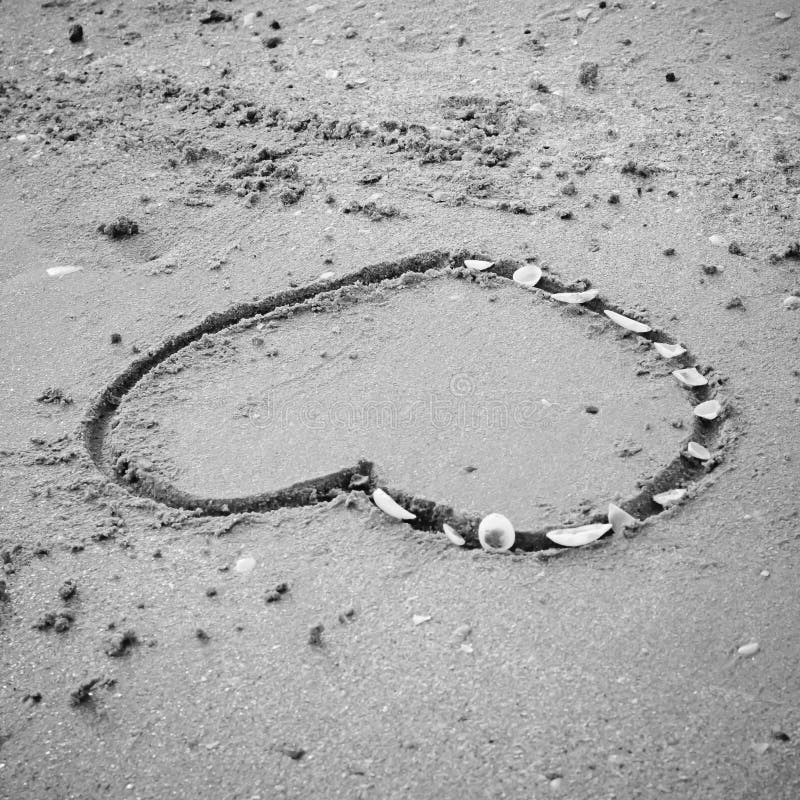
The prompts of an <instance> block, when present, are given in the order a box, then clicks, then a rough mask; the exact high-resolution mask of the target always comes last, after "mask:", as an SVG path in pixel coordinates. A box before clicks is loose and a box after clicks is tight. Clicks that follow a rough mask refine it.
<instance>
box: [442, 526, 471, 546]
mask: <svg viewBox="0 0 800 800" xmlns="http://www.w3.org/2000/svg"><path fill="white" fill-rule="evenodd" d="M442 530H443V531H444V535H445V536H446V537H447V538H448V539H449V540H450V541H451V542H452V543H453V544H454V545H455V546H456V547H463V546H464V544H465V543H466V539H464V537H463V536H459V534H458V532H457V531H456V529H455V528H454V527H453V526H452V525H448V524H447V523H446V522H443V523H442Z"/></svg>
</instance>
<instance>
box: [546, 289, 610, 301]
mask: <svg viewBox="0 0 800 800" xmlns="http://www.w3.org/2000/svg"><path fill="white" fill-rule="evenodd" d="M597 295H598V291H597V289H587V290H586V291H585V292H557V293H556V294H551V295H550V297H552V298H553V300H558V302H559V303H588V302H589V301H590V300H594V299H595V297H597Z"/></svg>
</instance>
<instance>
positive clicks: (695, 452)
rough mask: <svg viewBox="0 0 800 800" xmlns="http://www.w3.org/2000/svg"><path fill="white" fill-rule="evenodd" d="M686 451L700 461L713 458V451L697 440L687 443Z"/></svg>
mask: <svg viewBox="0 0 800 800" xmlns="http://www.w3.org/2000/svg"><path fill="white" fill-rule="evenodd" d="M686 452H687V453H688V454H689V455H690V456H691V457H692V458H696V459H699V460H700V461H708V459H709V458H711V453H710V452H709V451H708V449H707V448H705V447H703V445H701V444H698V443H697V442H689V444H687V445H686Z"/></svg>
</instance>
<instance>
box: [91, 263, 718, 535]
mask: <svg viewBox="0 0 800 800" xmlns="http://www.w3.org/2000/svg"><path fill="white" fill-rule="evenodd" d="M443 309H444V310H446V311H443ZM331 315H332V316H331ZM387 321H388V322H387ZM329 351H330V352H329ZM362 351H366V353H367V357H362ZM643 364H644V365H645V366H644V367H642V365H643ZM696 364H697V362H696V359H695V358H694V357H693V356H692V354H691V353H690V352H689V351H688V350H686V349H685V348H684V347H682V346H679V345H677V344H676V343H675V342H674V340H673V339H672V337H670V336H669V335H668V334H667V333H665V332H663V331H661V330H657V329H653V328H652V327H651V326H650V325H649V324H648V323H646V322H645V321H643V320H641V319H635V318H633V317H632V316H630V315H628V314H625V312H624V310H622V309H619V308H617V307H615V306H612V305H611V304H609V303H608V302H606V301H605V300H604V299H603V298H602V296H601V295H600V294H599V293H598V292H597V291H596V290H595V289H590V288H588V287H585V286H577V287H576V286H566V285H563V284H562V283H561V282H559V281H558V280H556V279H555V278H554V277H553V276H551V275H549V274H547V273H544V274H543V273H542V271H541V270H540V269H539V267H538V266H536V265H533V264H527V265H522V264H519V263H516V262H512V261H495V262H492V261H488V260H485V259H483V258H478V257H476V256H473V255H472V254H457V255H450V254H446V253H442V252H430V253H424V254H421V255H417V256H413V257H409V258H405V259H402V260H399V261H396V262H387V263H381V264H377V265H372V266H368V267H365V268H363V269H361V270H359V271H356V272H352V273H349V274H346V275H343V276H341V277H337V276H335V275H331V274H326V275H324V276H322V279H321V280H319V281H317V282H314V283H311V284H308V285H305V286H301V287H297V288H293V289H289V290H286V291H283V292H279V293H277V294H275V295H272V296H270V297H267V298H264V299H263V300H260V301H257V302H253V303H247V304H242V305H238V306H234V307H233V308H230V309H228V310H227V311H224V312H221V313H216V314H212V315H211V316H209V317H208V318H206V319H204V320H203V321H202V322H200V323H199V324H198V325H196V326H194V327H193V328H191V329H189V330H187V331H185V332H183V333H181V334H179V335H177V336H174V337H171V338H170V339H168V340H166V341H165V342H163V343H162V344H161V345H160V346H158V347H157V348H155V349H153V350H151V351H149V352H148V353H146V354H145V355H143V356H142V357H140V358H138V359H137V360H135V361H134V362H133V363H131V364H130V365H129V366H128V367H127V369H125V370H124V371H123V372H122V373H121V374H120V375H119V376H117V377H116V378H115V379H114V380H113V381H112V382H111V383H110V384H109V385H108V386H107V387H106V388H105V389H104V390H103V391H102V392H101V393H100V394H99V396H98V397H97V398H96V399H95V400H94V402H93V403H92V404H91V406H90V408H89V410H88V411H87V414H86V416H85V417H84V421H83V435H84V442H85V444H86V447H87V449H88V451H89V453H90V455H91V457H92V459H93V461H94V462H95V464H96V465H97V467H98V468H99V469H100V470H101V471H102V472H104V473H105V474H106V475H107V476H109V478H112V479H114V480H116V481H117V482H119V483H120V484H121V485H123V486H125V487H126V488H127V489H128V490H129V491H132V492H135V493H137V494H140V495H144V496H148V497H151V498H153V499H154V500H157V501H159V502H161V503H164V504H166V505H169V506H173V507H177V508H186V509H200V510H201V511H202V512H203V513H206V514H209V515H225V514H232V513H242V512H247V511H268V510H273V509H277V508H280V507H285V506H301V505H309V504H313V503H318V502H328V501H331V500H333V499H335V498H336V497H337V496H339V495H341V494H342V493H344V492H348V491H354V490H355V491H363V492H368V493H370V494H371V493H373V492H374V491H375V489H376V488H378V487H380V488H381V489H382V490H384V491H385V492H386V493H387V494H388V495H389V496H390V497H391V498H392V499H393V500H394V501H396V502H397V503H398V504H400V505H401V506H402V507H403V508H405V509H407V510H408V511H409V512H410V513H411V514H413V519H408V520H407V523H408V524H410V525H412V526H413V527H415V528H418V529H422V530H431V531H437V532H441V531H442V526H443V525H447V526H448V529H449V530H450V531H454V532H455V534H456V537H462V538H463V539H464V540H465V541H466V543H467V544H468V545H473V546H474V545H476V544H477V543H478V527H479V523H480V520H481V518H482V516H483V514H481V513H477V512H473V511H467V510H462V509H465V508H467V507H469V508H472V507H474V505H475V502H474V498H475V497H480V496H481V495H483V497H484V498H486V499H484V500H482V501H481V502H483V503H488V502H489V501H491V502H492V504H493V505H494V504H496V503H498V502H501V501H502V500H503V498H506V499H507V501H508V504H509V505H510V506H513V507H514V512H515V513H514V515H513V516H514V518H515V519H520V518H522V521H523V524H524V525H525V526H526V527H528V528H529V530H522V531H520V530H518V531H517V532H516V542H515V546H516V547H517V548H519V549H523V550H534V549H543V548H550V547H553V546H554V542H553V540H551V539H548V538H547V536H546V533H547V532H548V530H550V529H551V528H553V527H556V528H562V527H564V528H565V527H567V526H569V525H579V526H586V525H592V524H597V523H600V522H605V512H604V511H603V512H601V510H600V504H601V501H603V500H604V501H605V503H608V501H613V502H615V503H616V502H619V504H620V506H622V507H623V508H624V509H625V510H626V511H627V512H629V513H630V514H632V515H633V516H635V517H636V518H637V519H639V520H643V519H645V518H646V517H648V516H650V515H652V514H655V513H658V512H660V511H662V510H663V507H665V506H664V504H661V505H660V504H659V503H660V498H663V497H665V496H666V495H667V494H668V493H670V492H673V490H675V489H684V488H686V487H688V486H690V485H691V484H692V483H693V482H696V481H697V480H698V479H699V478H700V477H702V476H703V475H704V474H705V473H706V472H707V471H708V470H709V469H711V468H713V466H714V465H715V464H716V463H717V462H718V461H719V458H720V455H719V454H720V449H721V440H722V435H721V434H722V427H723V423H724V416H725V415H724V413H720V411H717V413H716V414H711V415H710V418H709V414H708V413H702V414H701V413H700V412H705V411H708V409H710V408H711V406H714V405H715V402H714V401H715V397H714V385H715V384H716V381H715V380H714V379H713V376H710V373H709V371H708V370H706V371H705V374H704V373H703V372H700V371H698V370H697V369H696ZM670 373H672V375H671V374H670ZM673 375H674V377H673ZM709 377H710V378H711V379H710V380H709ZM637 380H638V383H637ZM190 389H191V391H189V390H190ZM193 392H194V394H193ZM195 395H198V396H202V402H201V400H200V399H198V397H196V396H195ZM687 397H688V399H689V401H690V404H689V405H688V406H687V404H686V399H687ZM598 399H599V400H600V402H599V403H597V404H595V401H596V400H598ZM678 406H680V408H678V410H677V411H676V410H675V409H676V408H677V407H678ZM692 407H695V408H699V409H700V412H698V413H695V414H692V413H691V409H692ZM719 408H720V409H721V410H723V409H722V406H721V405H720V406H719ZM170 409H172V411H170ZM681 411H683V412H685V414H686V416H687V418H688V419H690V420H691V422H690V424H689V425H688V427H687V430H688V434H687V435H683V433H682V432H681V431H680V430H679V428H680V427H681V425H682V424H683V423H680V424H677V423H676V422H675V414H677V413H679V412H681ZM648 415H649V416H648ZM670 415H672V417H671V418H670ZM650 420H652V424H651V421H650ZM167 421H168V422H169V424H165V423H166V422H167ZM204 426H206V427H204ZM176 431H178V432H179V434H180V435H178V434H176ZM634 435H636V436H638V437H639V438H641V437H644V440H643V441H644V442H645V444H644V445H642V444H637V442H636V441H634V440H633V438H632V437H634ZM170 437H171V438H170ZM648 437H649V438H648ZM678 438H680V441H678ZM176 442H177V444H175V443H176ZM173 445H174V447H173ZM676 449H677V452H675V450H676ZM171 450H174V453H172V455H173V456H174V458H175V460H176V461H177V462H180V469H177V468H176V469H171V468H169V466H167V467H165V466H164V464H163V463H161V459H160V456H161V455H162V454H163V453H166V452H167V451H171ZM643 450H644V452H643V453H642V455H638V454H639V453H640V452H641V451H643ZM201 451H202V452H201ZM354 451H357V455H356V456H355V457H354V455H353V453H354ZM474 454H477V455H476V456H475V457H476V458H477V460H478V462H479V464H478V466H477V467H476V466H475V464H473V463H472V462H471V461H470V458H469V456H472V455H474ZM637 455H638V457H639V458H640V459H643V460H642V461H641V463H638V462H635V458H634V457H637ZM648 458H649V459H650V461H648V460H647V459H648ZM347 459H349V460H350V463H351V465H350V466H347V467H344V468H341V467H340V466H339V465H340V463H341V462H342V461H345V463H346V461H347ZM328 461H331V464H330V465H327V466H329V467H330V468H327V466H326V468H323V469H320V467H319V465H320V464H323V465H326V462H328ZM651 461H652V463H651ZM378 464H380V465H381V466H378ZM631 464H635V465H636V466H637V469H638V470H639V471H641V470H642V469H643V468H644V469H646V470H647V474H646V476H645V477H642V476H641V475H639V476H637V475H636V474H635V470H633V469H632V468H631V467H630V466H629V465H631ZM198 465H199V466H198ZM173 466H174V465H173ZM195 468H196V469H195ZM193 469H194V470H195V471H194V472H193V471H192V470H193ZM626 470H627V471H626ZM320 472H322V473H324V474H319V473H320ZM187 475H188V476H189V478H187ZM308 475H310V476H311V477H305V476H308ZM265 476H269V480H268V481H266V483H271V484H273V485H272V486H269V487H268V488H265V486H266V483H259V482H260V481H262V480H265ZM284 478H285V482H283V483H281V481H284ZM187 480H188V481H189V484H188V485H187ZM604 480H605V483H604V482H603V481H604ZM617 480H618V481H620V482H621V484H622V485H613V483H614V481H617ZM192 481H194V483H192ZM276 481H278V485H277V486H275V485H274V484H275V483H276ZM198 486H199V487H200V490H199V491H198V489H197V487H198ZM220 487H221V491H219V492H216V491H215V489H217V488H220ZM281 487H282V488H281ZM242 488H245V492H244V493H242V492H241V490H242ZM248 490H250V491H248ZM622 494H624V495H625V496H622ZM685 494H686V493H685V492H684V493H683V494H682V495H681V498H683V496H685ZM432 495H433V496H432ZM434 496H435V498H436V499H434ZM587 496H588V500H587ZM554 497H557V498H558V500H557V501H556V502H553V498H554ZM484 511H503V512H504V513H505V512H506V509H505V508H485V509H484ZM545 522H547V525H545V524H544V523H545ZM561 533H562V534H563V531H562V532H561ZM557 538H558V537H557ZM577 538H581V537H577ZM560 539H561V541H563V542H566V543H567V545H566V546H569V543H570V542H571V541H575V540H576V537H574V536H570V535H569V534H567V535H561V536H560ZM581 541H583V539H581Z"/></svg>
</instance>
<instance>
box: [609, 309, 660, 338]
mask: <svg viewBox="0 0 800 800" xmlns="http://www.w3.org/2000/svg"><path fill="white" fill-rule="evenodd" d="M603 313H604V314H605V315H606V316H607V317H608V318H609V319H610V320H611V321H612V322H616V323H617V325H619V326H620V327H622V328H625V329H626V330H629V331H633V332H634V333H647V332H648V331H651V330H653V329H652V328H651V327H650V326H649V325H645V324H644V322H639V321H638V320H635V319H631V318H630V317H623V316H622V314H617V312H616V311H609V310H608V309H605V310H604V311H603Z"/></svg>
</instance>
